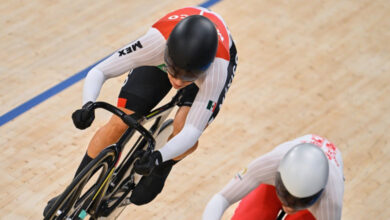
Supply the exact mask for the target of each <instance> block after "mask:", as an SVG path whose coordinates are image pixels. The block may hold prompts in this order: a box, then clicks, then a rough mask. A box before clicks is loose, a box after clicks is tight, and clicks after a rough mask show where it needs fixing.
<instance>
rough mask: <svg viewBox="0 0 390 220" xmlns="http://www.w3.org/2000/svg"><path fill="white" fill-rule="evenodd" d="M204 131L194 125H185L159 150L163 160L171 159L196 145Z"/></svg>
mask: <svg viewBox="0 0 390 220" xmlns="http://www.w3.org/2000/svg"><path fill="white" fill-rule="evenodd" d="M201 134H202V131H200V130H199V129H197V128H195V127H194V126H192V125H184V127H183V129H182V130H181V131H180V132H179V133H178V134H177V135H176V136H175V137H173V138H172V139H171V140H169V141H168V143H167V144H166V145H165V146H164V147H162V148H161V149H160V150H159V151H160V153H161V156H162V159H163V161H167V160H170V159H172V158H175V157H177V156H180V155H182V154H183V153H185V152H186V151H187V150H188V149H189V148H191V147H192V146H194V144H195V143H196V142H197V141H198V138H199V137H200V135H201Z"/></svg>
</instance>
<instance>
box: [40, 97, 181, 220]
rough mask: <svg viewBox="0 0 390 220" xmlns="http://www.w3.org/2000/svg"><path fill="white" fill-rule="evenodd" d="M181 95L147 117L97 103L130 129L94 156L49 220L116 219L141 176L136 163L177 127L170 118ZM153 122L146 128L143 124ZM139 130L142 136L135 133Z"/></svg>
mask: <svg viewBox="0 0 390 220" xmlns="http://www.w3.org/2000/svg"><path fill="white" fill-rule="evenodd" d="M180 97H181V91H180V90H179V91H178V92H177V94H176V95H175V96H174V97H173V98H172V100H171V101H170V102H169V103H167V104H165V105H163V106H161V107H159V108H157V109H155V110H153V111H151V112H150V113H149V114H146V116H137V115H136V114H131V115H127V114H126V113H124V112H123V111H122V110H120V109H118V108H117V107H115V106H113V105H110V104H108V103H106V102H95V103H93V104H92V109H93V110H95V109H98V108H102V109H105V110H107V111H110V112H111V113H113V114H115V115H117V116H118V117H120V118H121V119H122V121H123V122H124V123H126V124H127V125H128V126H129V128H128V129H127V130H126V131H125V133H124V134H123V135H122V136H121V138H120V139H119V140H118V142H117V143H115V144H113V145H111V146H108V147H107V148H105V149H104V150H103V151H102V152H100V154H99V155H98V156H97V157H96V158H95V159H93V160H92V161H91V162H90V163H89V164H88V165H87V166H86V167H85V168H84V169H83V170H82V171H81V172H80V173H79V174H78V175H77V176H76V177H75V178H74V179H73V181H72V182H71V184H70V185H69V186H68V187H67V188H66V189H65V191H64V192H63V193H62V194H61V195H60V196H59V197H58V198H57V199H56V201H55V202H54V204H53V206H52V207H51V209H50V210H49V211H48V213H47V214H46V216H45V217H44V219H45V220H52V219H56V220H61V219H66V220H68V219H77V220H81V219H85V218H86V217H89V219H99V218H100V217H102V218H103V217H105V219H116V218H117V217H118V216H119V215H120V213H121V212H122V211H123V209H124V207H125V206H126V205H129V204H130V203H131V202H130V199H129V198H130V195H131V191H132V190H133V189H134V188H135V186H136V185H137V183H138V181H139V179H140V177H141V176H140V175H138V174H136V173H135V171H134V168H133V165H134V162H135V161H136V160H137V159H139V158H140V157H141V156H143V155H145V154H150V153H151V152H152V151H153V150H154V149H155V146H156V140H157V144H158V145H159V146H162V145H163V144H165V143H166V142H167V140H168V136H169V135H170V134H171V132H172V129H173V120H172V119H167V118H168V116H169V114H170V113H171V111H172V110H173V108H174V107H175V106H176V104H177V103H178V101H179V100H180ZM146 122H150V123H151V124H152V125H151V127H150V128H149V129H146V128H145V127H144V126H143V125H144V124H145V123H146ZM136 132H137V133H139V134H140V135H139V137H138V139H137V138H136V135H135V133H136ZM131 139H136V141H135V140H133V141H135V143H134V144H133V145H132V147H131V148H130V150H129V152H128V153H127V155H126V156H125V157H124V158H123V160H122V161H121V162H120V157H121V154H122V152H123V149H124V147H125V145H126V144H127V143H128V142H129V140H131ZM119 162H120V163H119Z"/></svg>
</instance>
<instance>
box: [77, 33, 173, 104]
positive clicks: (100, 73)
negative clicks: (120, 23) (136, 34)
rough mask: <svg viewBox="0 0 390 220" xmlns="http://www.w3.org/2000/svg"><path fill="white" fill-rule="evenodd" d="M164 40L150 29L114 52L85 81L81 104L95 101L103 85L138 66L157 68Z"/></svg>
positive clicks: (92, 70)
mask: <svg viewBox="0 0 390 220" xmlns="http://www.w3.org/2000/svg"><path fill="white" fill-rule="evenodd" d="M164 48H165V39H164V37H163V36H162V35H161V33H160V32H159V31H158V30H157V29H155V28H150V29H149V31H148V32H147V33H146V34H145V35H144V36H142V37H140V38H139V39H137V40H135V41H133V42H131V43H130V44H128V45H126V46H124V47H123V48H121V49H119V50H118V51H116V52H115V53H114V54H112V55H111V56H110V57H108V58H107V59H105V60H103V61H102V62H101V63H99V64H98V65H96V66H95V67H93V68H92V69H91V70H90V71H89V72H88V75H87V77H86V79H85V83H84V90H83V103H84V104H85V103H86V102H88V101H96V99H97V97H98V96H99V93H100V89H101V87H102V85H103V83H104V82H105V81H106V80H107V79H109V78H112V77H117V76H120V75H122V74H124V73H126V72H128V71H130V70H132V69H134V68H136V67H139V66H145V65H150V66H157V65H160V64H161V63H162V62H163V55H164Z"/></svg>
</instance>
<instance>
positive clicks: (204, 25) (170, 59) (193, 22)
mask: <svg viewBox="0 0 390 220" xmlns="http://www.w3.org/2000/svg"><path fill="white" fill-rule="evenodd" d="M217 48H218V33H217V29H216V28H215V25H214V23H213V22H211V21H210V20H209V19H208V18H206V17H204V16H202V15H191V16H188V17H186V18H184V19H183V20H181V21H180V22H179V23H178V24H177V25H176V26H175V28H174V29H173V30H172V32H171V34H170V35H169V37H168V41H167V46H166V49H165V56H164V58H165V62H166V64H167V66H168V71H169V73H170V74H171V75H173V76H174V77H178V78H181V79H183V80H188V81H194V80H196V79H197V78H198V77H199V76H201V75H202V74H203V73H204V72H205V70H206V69H207V68H208V67H209V66H210V64H211V63H212V62H213V61H214V58H215V55H216V53H217Z"/></svg>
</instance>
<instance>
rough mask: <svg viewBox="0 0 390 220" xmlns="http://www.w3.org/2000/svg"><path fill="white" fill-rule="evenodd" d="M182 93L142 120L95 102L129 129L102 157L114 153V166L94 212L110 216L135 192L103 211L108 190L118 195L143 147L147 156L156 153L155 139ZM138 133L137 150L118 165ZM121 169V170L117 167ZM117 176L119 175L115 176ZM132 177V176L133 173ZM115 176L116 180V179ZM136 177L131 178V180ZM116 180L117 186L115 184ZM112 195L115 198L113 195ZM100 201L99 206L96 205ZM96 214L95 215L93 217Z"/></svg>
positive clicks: (133, 150) (110, 169) (129, 153)
mask: <svg viewBox="0 0 390 220" xmlns="http://www.w3.org/2000/svg"><path fill="white" fill-rule="evenodd" d="M181 95H182V93H181V91H180V90H179V91H178V93H177V94H176V95H175V96H174V97H173V98H172V100H171V101H170V102H169V103H167V104H165V105H163V106H161V107H159V108H157V109H155V110H153V111H151V112H150V113H149V114H147V115H146V116H143V117H140V116H138V115H136V114H132V115H127V114H126V113H124V112H123V111H122V110H120V109H118V108H116V107H114V106H112V105H110V104H108V103H105V102H95V103H94V104H93V105H92V108H93V109H97V108H103V109H105V110H108V111H110V112H112V113H113V114H115V115H117V116H118V117H120V118H121V119H122V121H123V122H125V123H126V124H127V125H128V126H129V128H128V129H127V130H126V131H125V133H124V134H123V135H122V136H121V138H120V139H119V140H118V142H117V143H115V144H113V145H111V146H109V147H107V148H105V149H104V150H103V151H102V152H101V153H100V154H103V155H104V154H107V153H109V152H112V151H113V152H114V153H115V154H114V160H113V162H112V163H111V166H110V167H109V169H108V170H109V172H108V174H107V175H106V177H105V179H104V181H103V183H102V184H101V186H100V187H99V189H98V190H97V191H96V193H95V195H94V196H93V197H92V201H91V202H93V204H92V206H93V207H92V209H91V210H97V212H98V213H99V214H102V212H104V216H108V215H110V214H111V213H112V212H113V211H114V210H115V209H116V208H117V207H118V205H120V203H121V202H122V201H123V199H125V198H126V196H127V195H128V194H129V192H130V191H131V190H132V188H134V187H135V184H134V185H133V186H131V187H130V189H129V190H127V191H126V192H125V193H124V194H123V195H122V196H121V197H120V198H119V199H118V200H117V201H116V202H115V203H114V205H112V206H111V207H110V208H109V210H99V209H101V208H102V205H101V204H100V203H101V201H102V199H103V197H104V196H105V195H106V192H107V190H108V187H109V185H110V184H111V185H110V187H113V190H112V191H111V193H114V192H116V191H115V190H117V189H118V188H120V187H121V186H122V185H121V184H122V183H126V181H124V180H126V179H123V178H124V177H125V176H126V173H127V172H128V170H129V168H130V166H131V164H132V163H133V161H134V160H135V159H136V157H135V154H134V153H135V152H136V151H137V150H139V146H141V147H142V146H145V145H146V144H147V148H146V152H148V153H151V152H152V151H153V150H154V147H155V144H156V143H155V139H154V137H155V136H154V135H155V133H156V131H158V130H159V128H160V127H161V126H162V124H163V122H164V121H165V120H166V119H167V117H168V116H169V114H170V113H171V111H172V110H173V107H175V105H176V104H177V103H178V101H179V100H180V97H181ZM153 119H154V120H155V121H154V123H153V124H152V126H151V127H150V129H149V131H148V130H147V129H146V128H145V127H143V124H144V123H146V122H148V121H150V120H153ZM135 131H138V132H139V133H140V134H141V136H140V138H139V139H138V140H137V142H136V143H135V144H134V146H133V147H132V148H131V149H130V151H129V152H128V154H127V155H126V157H125V159H124V160H123V161H122V163H121V164H119V165H118V162H119V160H120V155H121V153H122V151H123V149H124V147H125V145H126V144H127V143H128V141H129V140H130V138H131V137H132V136H133V134H134V133H135ZM117 165H118V166H117ZM114 172H115V175H114ZM131 174H132V173H131ZM113 176H114V178H113ZM131 176H132V175H130V177H131ZM113 180H115V182H113ZM111 195H112V194H111ZM95 201H96V202H95ZM91 214H95V213H91Z"/></svg>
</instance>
